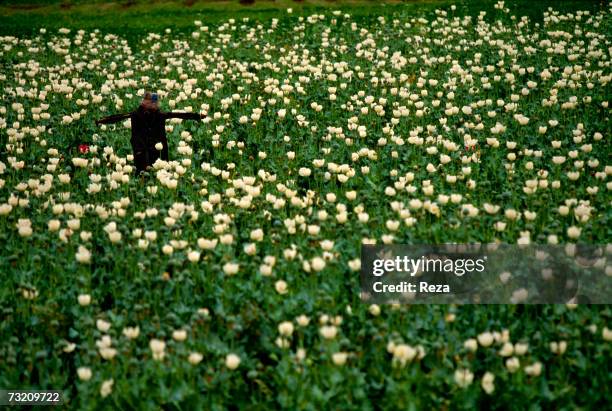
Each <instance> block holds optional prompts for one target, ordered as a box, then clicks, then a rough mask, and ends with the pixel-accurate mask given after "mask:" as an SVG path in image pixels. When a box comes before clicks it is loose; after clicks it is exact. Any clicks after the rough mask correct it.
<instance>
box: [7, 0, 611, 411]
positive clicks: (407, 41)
mask: <svg viewBox="0 0 612 411" xmlns="http://www.w3.org/2000/svg"><path fill="white" fill-rule="evenodd" d="M464 11H465V10H464ZM610 27H612V21H611V14H610V10H609V9H604V10H601V11H599V12H588V11H585V12H580V11H579V12H572V13H559V12H555V11H553V10H550V11H548V12H546V13H545V14H544V15H543V16H542V19H541V21H540V22H538V23H536V22H534V21H531V20H530V19H529V18H522V17H521V16H520V12H518V11H515V10H508V8H507V7H506V6H505V5H504V4H503V3H498V4H497V5H496V7H495V8H494V9H493V10H492V11H489V12H488V13H480V14H478V13H471V14H470V13H466V12H461V11H460V10H458V9H456V8H455V7H446V8H444V9H438V10H435V11H432V12H427V13H415V12H414V10H412V9H411V11H410V12H409V13H408V12H402V9H401V8H394V9H393V10H392V11H385V10H383V11H381V14H380V15H372V16H369V17H362V18H360V19H358V20H356V19H353V18H352V16H351V15H350V13H346V12H344V11H342V12H328V13H324V14H313V15H304V16H300V15H297V14H295V13H287V14H286V15H285V16H283V17H282V18H279V19H271V20H261V21H256V20H253V19H249V18H244V19H228V20H227V21H225V22H222V23H219V24H208V23H202V22H201V21H195V22H194V25H193V30H192V33H189V34H185V33H173V32H172V31H171V30H169V29H168V30H166V31H165V32H163V33H149V34H143V35H142V36H141V37H140V38H139V39H138V41H137V42H130V43H128V42H127V41H126V40H125V39H124V38H122V36H121V35H119V34H116V33H108V32H104V31H102V30H96V31H85V30H78V29H60V30H59V31H58V30H55V29H53V30H51V29H48V30H45V29H41V30H40V32H39V33H38V34H35V35H33V36H30V37H25V36H20V37H13V36H4V37H0V47H1V51H0V61H1V63H2V67H3V68H2V72H1V74H0V85H1V86H2V91H1V93H2V102H0V239H1V241H2V245H3V246H2V252H1V253H0V272H1V275H2V286H1V287H0V310H1V313H2V322H1V323H0V387H2V388H46V389H62V390H64V393H65V396H66V399H67V401H68V404H69V407H70V408H72V409H111V408H113V409H159V407H160V406H163V407H164V409H205V408H206V409H208V408H210V409H224V408H251V409H262V408H264V407H265V408H268V407H270V408H279V407H283V408H289V409H312V410H317V409H327V408H333V409H449V408H450V409H457V408H460V409H463V408H465V409H471V408H473V407H475V406H481V407H486V408H517V409H524V408H531V407H534V408H546V409H576V408H580V407H586V408H602V409H603V407H605V405H607V404H608V403H609V402H608V401H609V400H608V395H607V387H608V385H609V382H610V368H609V365H610V360H609V358H610V353H611V349H610V341H611V340H612V331H610V330H609V329H608V328H607V326H608V325H609V321H610V316H611V314H612V313H611V311H610V309H609V307H607V306H575V305H567V306H563V305H559V306H540V307H536V306H520V305H516V306H514V305H513V306H434V305H429V306H376V305H372V306H367V305H365V304H363V303H362V302H360V300H359V275H358V271H359V267H360V261H359V256H360V245H361V244H362V243H386V244H391V243H397V244H400V243H405V244H410V243H419V242H420V243H447V242H494V241H497V242H503V243H510V244H514V243H530V242H533V243H550V244H557V243H558V244H563V243H567V242H579V241H580V242H585V243H592V244H604V243H607V242H608V241H609V239H610V227H611V226H610V195H609V193H610V189H611V188H612V182H611V181H610V177H609V176H610V174H612V165H610V164H609V161H610V148H609V147H610V141H609V140H610V129H611V127H610V118H609V116H610V107H609V98H610V80H611V79H612V70H611V67H610V64H611V63H610V57H611V55H610V54H611V50H612V47H611V46H612V44H611V41H610ZM145 90H156V91H158V93H159V94H160V96H161V103H162V105H163V108H164V109H165V110H176V111H180V110H183V111H194V112H201V113H203V114H206V117H205V118H204V119H203V120H202V122H201V123H199V124H197V123H195V122H187V121H185V122H182V121H181V120H173V121H172V122H169V123H168V127H167V131H168V138H169V141H170V144H171V153H172V154H171V157H172V158H173V160H172V161H170V162H167V163H166V162H161V161H160V162H158V163H156V165H155V169H154V170H152V171H151V173H149V175H147V176H143V177H138V176H136V175H135V174H134V170H133V166H132V157H131V153H130V145H129V121H128V122H126V123H122V124H117V125H116V126H101V127H100V128H96V126H95V125H94V120H95V119H97V118H100V117H102V116H105V115H109V114H114V113H120V112H127V111H130V110H133V109H134V108H135V107H136V106H137V105H138V104H139V102H140V99H141V96H142V95H143V93H144V92H145Z"/></svg>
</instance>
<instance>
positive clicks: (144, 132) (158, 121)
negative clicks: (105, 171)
mask: <svg viewBox="0 0 612 411" xmlns="http://www.w3.org/2000/svg"><path fill="white" fill-rule="evenodd" d="M147 97H148V96H145V100H143V104H141V105H140V107H138V109H136V111H133V112H131V113H126V114H115V115H112V116H108V117H104V118H102V119H100V120H97V121H96V124H110V123H118V122H120V121H124V120H127V119H128V118H129V119H130V120H131V122H132V138H131V140H130V142H131V143H132V150H133V151H134V164H135V165H136V171H137V172H138V173H141V172H143V171H145V170H146V169H147V167H150V166H152V165H153V163H155V161H157V159H158V158H161V159H162V160H164V161H168V140H167V139H166V124H165V122H166V120H167V119H170V118H181V119H184V120H200V119H201V118H202V116H201V115H200V114H198V113H176V112H163V111H160V110H159V109H158V108H157V104H156V100H155V102H154V103H150V101H151V100H150V99H147ZM157 143H161V144H162V149H161V150H157V149H156V148H155V145H156V144H157Z"/></svg>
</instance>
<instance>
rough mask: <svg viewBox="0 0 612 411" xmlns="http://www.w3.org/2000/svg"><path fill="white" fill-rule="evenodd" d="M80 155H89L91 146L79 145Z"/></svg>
mask: <svg viewBox="0 0 612 411" xmlns="http://www.w3.org/2000/svg"><path fill="white" fill-rule="evenodd" d="M79 153H81V154H87V153H89V146H88V145H87V144H79Z"/></svg>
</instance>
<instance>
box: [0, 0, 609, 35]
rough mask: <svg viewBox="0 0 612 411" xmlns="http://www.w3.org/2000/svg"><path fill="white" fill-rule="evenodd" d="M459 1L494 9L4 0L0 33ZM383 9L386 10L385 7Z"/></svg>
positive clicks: (367, 3) (536, 9) (575, 2)
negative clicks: (43, 28)
mask: <svg viewBox="0 0 612 411" xmlns="http://www.w3.org/2000/svg"><path fill="white" fill-rule="evenodd" d="M450 4H458V6H459V8H460V9H461V8H462V9H463V10H464V11H465V12H466V13H474V12H477V11H479V10H481V9H484V10H493V5H494V4H495V1H493V0H485V1H470V0H459V1H451V0H404V1H397V0H381V1H373V0H341V1H333V0H305V1H295V0H264V1H262V0H256V1H255V2H254V3H253V4H251V5H243V4H241V3H240V1H238V0H199V1H198V0H183V1H172V0H152V1H146V0H123V1H116V2H108V1H105V0H86V1H75V0H50V1H44V0H26V1H25V2H24V1H18V0H7V1H4V2H3V3H2V4H1V5H0V35H16V36H20V35H31V34H32V33H34V32H36V31H37V30H38V29H40V28H41V27H45V28H48V29H58V28H61V27H67V28H78V29H83V30H94V29H100V30H103V31H106V32H113V33H117V34H121V35H123V36H125V37H126V38H128V39H130V38H134V37H137V36H138V35H140V34H142V33H147V32H157V31H161V30H164V29H166V28H172V30H173V31H182V30H187V29H191V28H192V27H193V21H194V20H202V21H203V22H205V23H206V24H214V23H215V22H218V21H221V20H225V19H227V18H235V19H242V18H244V17H249V18H252V19H260V20H261V19H270V18H274V17H276V18H278V17H280V16H283V15H285V14H286V9H287V8H292V9H293V10H294V13H296V14H298V13H299V14H305V15H307V14H312V13H316V12H322V11H325V10H329V9H332V8H333V9H340V10H344V11H347V12H350V13H351V14H352V15H353V16H356V17H357V16H367V15H370V14H374V13H381V12H385V13H386V12H390V11H392V10H394V9H395V10H397V9H400V8H401V9H402V10H403V11H406V12H410V11H415V12H418V11H426V10H431V9H433V8H436V7H445V6H449V5H450ZM507 4H508V5H509V6H511V7H512V8H513V9H515V10H516V9H518V10H521V14H524V15H527V16H529V17H530V19H532V20H535V21H537V20H538V19H541V15H542V12H543V11H544V10H546V9H547V8H548V7H551V6H554V7H555V9H556V10H559V11H561V12H567V11H573V10H578V9H580V10H584V9H587V10H591V11H595V10H597V9H601V8H605V7H606V4H607V2H606V1H604V0H587V1H584V0H568V1H564V2H561V3H559V2H557V1H551V0H543V1H529V0H513V1H509V2H507ZM385 10H386V11H385Z"/></svg>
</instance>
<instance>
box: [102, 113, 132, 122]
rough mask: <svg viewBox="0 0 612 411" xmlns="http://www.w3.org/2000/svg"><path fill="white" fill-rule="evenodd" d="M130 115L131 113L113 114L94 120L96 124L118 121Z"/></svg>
mask: <svg viewBox="0 0 612 411" xmlns="http://www.w3.org/2000/svg"><path fill="white" fill-rule="evenodd" d="M131 115H132V113H125V114H114V115H112V116H108V117H104V118H101V119H100V120H96V125H98V124H112V123H118V122H120V121H122V120H126V119H128V118H130V116H131Z"/></svg>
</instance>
